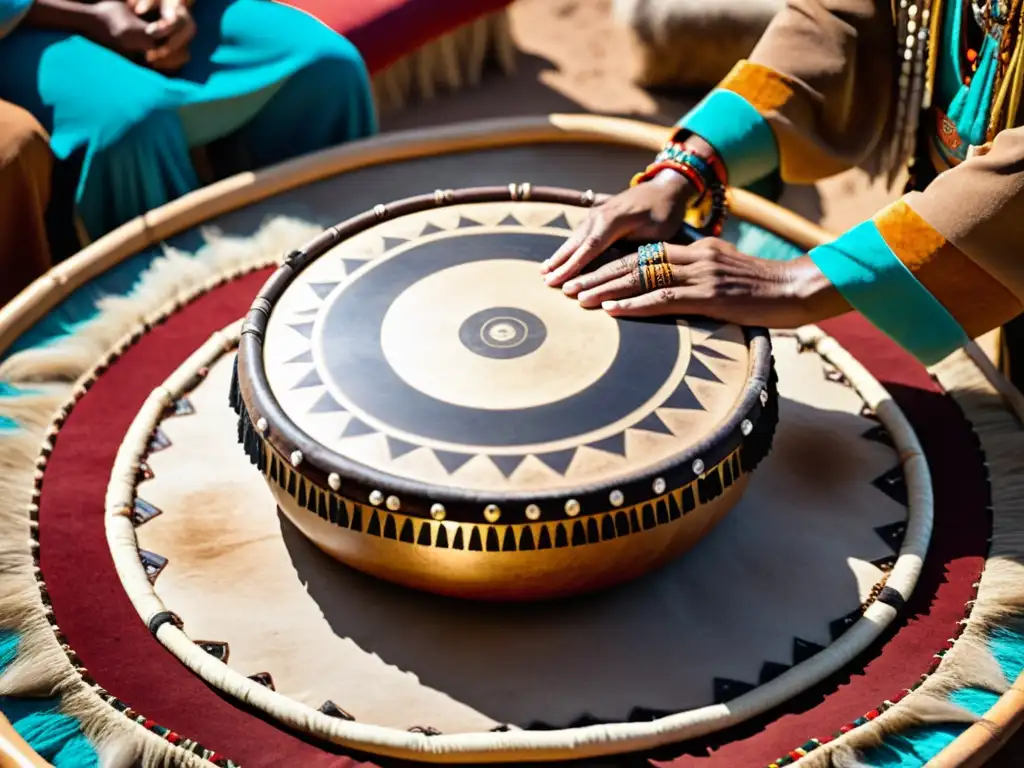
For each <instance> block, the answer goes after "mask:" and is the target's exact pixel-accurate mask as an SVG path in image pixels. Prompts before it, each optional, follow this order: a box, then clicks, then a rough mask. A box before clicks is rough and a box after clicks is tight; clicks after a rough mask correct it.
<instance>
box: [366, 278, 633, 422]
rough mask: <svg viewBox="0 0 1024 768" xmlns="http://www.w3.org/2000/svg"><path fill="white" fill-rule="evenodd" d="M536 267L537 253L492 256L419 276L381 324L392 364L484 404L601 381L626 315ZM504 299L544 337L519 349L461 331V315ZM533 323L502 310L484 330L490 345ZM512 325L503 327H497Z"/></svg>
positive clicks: (442, 392)
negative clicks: (588, 302) (587, 304)
mask: <svg viewBox="0 0 1024 768" xmlns="http://www.w3.org/2000/svg"><path fill="white" fill-rule="evenodd" d="M537 274H538V273H537V263H536V262H534V261H526V260H524V259H493V260H489V261H474V262H470V263H468V264H460V265H458V266H455V267H450V268H448V269H444V270H441V271H439V272H435V273H433V274H431V275H428V276H427V277H425V278H423V279H422V280H419V281H417V282H416V283H414V284H413V285H411V286H409V287H408V288H407V289H406V290H405V291H403V292H402V293H401V294H399V295H398V297H397V298H396V299H395V300H394V301H393V302H392V304H391V306H390V307H389V308H388V310H387V313H386V314H385V316H384V320H383V322H382V324H381V337H380V339H381V347H382V349H383V351H384V356H385V358H386V359H387V362H388V365H390V366H391V369H392V370H393V371H394V372H395V373H396V374H397V375H398V376H399V377H400V378H401V379H402V380H403V381H404V382H405V383H406V384H408V385H409V386H411V387H413V388H414V389H417V390H419V391H420V392H422V393H423V394H426V395H428V396H430V397H433V398H436V399H438V400H441V401H443V402H447V403H451V404H453V405H458V406H462V407H465V408H479V409H483V410H518V409H523V408H532V407H536V406H540V405H544V404H546V403H552V402H557V401H559V400H563V399H566V398H569V397H573V396H574V395H577V394H578V393H580V392H582V391H583V390H585V389H587V388H588V387H591V386H593V384H594V383H595V382H596V381H598V380H599V379H600V378H601V377H602V376H603V375H604V374H605V373H606V372H607V371H608V369H609V368H610V367H611V364H612V362H614V360H615V357H616V356H617V354H618V350H619V328H618V323H617V322H616V321H615V320H614V319H613V318H611V317H610V316H609V315H608V314H607V313H605V312H593V311H589V310H585V309H582V308H581V307H580V306H579V305H578V304H577V302H575V301H572V300H570V299H567V298H566V297H565V296H564V295H563V294H562V292H561V291H558V290H555V289H553V288H550V287H548V286H547V285H545V284H544V281H543V280H541V279H540V278H538V277H537ZM495 307H515V308H517V309H519V310H521V311H523V312H528V313H530V314H532V315H534V316H535V317H536V318H537V319H538V320H539V321H540V322H541V323H543V326H544V328H545V332H546V336H545V339H544V343H543V344H541V345H540V346H538V348H537V349H536V350H534V351H532V352H530V353H529V354H525V355H521V356H518V357H512V358H498V357H488V356H486V355H481V354H479V353H477V352H473V351H472V350H470V349H467V348H466V346H465V345H464V344H463V343H462V341H461V339H460V337H459V330H460V328H461V326H462V324H463V323H464V322H465V320H466V318H468V317H472V316H473V315H474V314H477V313H479V312H483V311H485V310H492V309H494V308H495ZM503 325H508V326H509V329H510V330H512V331H513V332H514V334H513V336H512V338H511V340H510V341H505V342H502V341H499V340H497V339H496V338H495V336H494V335H492V331H494V330H495V328H496V327H498V326H503ZM516 326H522V330H518V329H517V327H516ZM527 330H528V329H527V328H525V325H524V324H523V323H522V321H520V320H518V319H517V318H515V317H511V316H508V315H506V314H504V313H501V312H498V313H496V316H494V317H492V318H491V319H490V320H489V321H488V322H487V323H485V324H484V325H483V327H482V328H481V329H480V331H479V333H480V334H481V338H482V339H483V340H484V342H485V343H488V342H489V344H488V346H492V347H501V348H505V349H508V348H512V347H516V346H518V343H521V342H520V336H522V337H528V333H527ZM506 333H507V331H505V330H498V331H497V334H498V336H505V335H506ZM517 342H518V343H517Z"/></svg>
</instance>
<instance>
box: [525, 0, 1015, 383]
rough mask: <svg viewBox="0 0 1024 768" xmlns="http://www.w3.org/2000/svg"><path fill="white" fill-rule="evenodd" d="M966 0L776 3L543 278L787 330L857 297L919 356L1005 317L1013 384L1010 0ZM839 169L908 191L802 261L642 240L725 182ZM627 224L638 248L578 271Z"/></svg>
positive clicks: (656, 306)
mask: <svg viewBox="0 0 1024 768" xmlns="http://www.w3.org/2000/svg"><path fill="white" fill-rule="evenodd" d="M999 5H1000V7H1002V6H1003V5H1004V4H1003V3H1000V4H999ZM967 6H968V3H966V2H947V3H945V4H940V5H936V11H935V18H934V19H932V21H933V22H935V23H934V24H933V25H932V27H931V28H930V30H929V28H928V27H926V26H924V25H922V24H921V23H920V21H919V20H916V19H915V14H917V12H918V11H917V6H916V5H911V6H910V12H909V13H908V12H901V13H900V14H899V18H895V17H894V15H893V9H894V8H895V6H894V5H892V4H891V3H890V2H889V0H787V3H786V7H785V8H784V9H783V10H782V11H781V12H780V13H779V15H778V16H776V17H775V19H774V20H773V21H772V23H771V25H770V26H769V28H768V30H767V31H766V32H765V34H764V37H763V38H762V39H761V41H760V42H759V43H758V45H757V47H756V48H755V50H754V52H753V53H752V54H751V59H750V60H749V61H743V62H740V63H739V64H738V65H737V66H736V68H735V69H734V70H733V72H732V73H731V74H730V75H729V76H728V77H727V78H726V79H725V80H724V81H723V82H722V84H721V85H720V86H719V87H718V88H716V89H715V90H714V91H713V92H712V93H711V94H710V95H709V96H708V98H707V99H705V100H704V101H703V102H702V103H701V104H700V105H699V106H698V107H697V108H696V109H694V110H693V111H691V112H690V113H689V114H688V115H686V116H685V117H684V118H683V119H682V120H681V121H680V124H679V126H678V130H677V131H676V133H675V135H674V137H673V143H671V144H670V145H669V146H668V147H666V149H665V151H664V152H663V153H662V155H661V156H660V158H659V160H658V161H657V162H656V163H654V164H652V165H651V166H650V167H649V168H648V169H647V171H644V172H642V173H640V174H638V176H637V178H636V179H635V180H634V181H635V182H636V183H635V184H634V185H632V187H631V188H630V189H628V190H626V191H624V192H621V193H620V194H618V195H616V196H615V197H612V198H611V199H609V200H608V201H607V202H605V203H603V204H602V205H600V206H598V207H595V208H594V209H593V210H592V211H591V215H590V217H589V218H588V219H587V220H586V221H585V222H584V223H583V224H582V225H581V227H580V228H579V229H578V231H577V232H575V233H574V235H573V236H572V237H571V238H569V239H568V241H567V242H566V243H565V244H564V245H563V246H562V247H561V248H560V249H559V250H558V252H557V253H555V254H554V255H553V256H552V257H551V258H550V259H549V261H548V263H547V264H546V265H545V267H544V273H545V279H546V280H547V282H548V284H550V285H552V286H560V287H562V288H563V290H564V291H565V293H566V294H568V295H570V296H573V297H576V298H578V299H579V300H580V302H581V303H582V304H583V305H584V306H587V307H591V308H602V307H603V309H604V310H605V311H607V312H609V313H611V314H613V315H615V316H625V315H631V316H637V315H647V316H649V315H676V314H698V315H708V316H711V317H713V318H716V319H719V320H725V321H730V322H735V323H741V324H746V325H767V326H771V327H774V328H789V327H794V326H799V325H803V324H807V323H817V322H820V321H822V320H826V319H828V318H830V317H834V316H836V315H839V314H842V313H844V312H848V311H849V310H850V309H857V310H859V311H860V312H861V313H862V314H863V315H864V316H865V317H867V319H868V320H870V321H871V322H873V323H874V324H875V325H876V326H878V327H879V328H880V329H881V330H883V331H885V332H886V333H887V334H888V335H889V336H890V337H892V338H893V339H895V340H896V341H897V342H899V343H900V344H902V345H903V346H904V347H905V348H906V349H907V350H908V351H910V352H911V353H912V354H914V355H915V356H916V357H917V358H918V359H919V360H920V361H921V362H922V363H925V364H932V363H936V362H938V361H939V360H941V359H943V358H944V357H945V356H947V355H948V354H950V353H951V352H953V351H954V350H956V349H958V348H959V347H961V346H963V345H964V344H966V343H967V342H968V340H969V339H972V338H977V337H978V336H980V335H982V334H984V333H986V332H988V331H990V330H993V329H995V328H999V327H1002V328H1003V349H1002V355H1001V361H1000V362H1001V364H1002V366H1003V368H1004V371H1005V372H1006V373H1007V375H1008V376H1009V377H1010V378H1011V380H1012V381H1013V383H1014V384H1016V385H1017V387H1018V388H1024V320H1022V308H1024V272H1022V269H1021V264H1022V260H1021V255H1020V250H1021V244H1022V243H1024V34H1019V29H1020V25H1019V21H1020V19H1021V14H1022V8H1024V3H1022V2H1021V0H1012V2H1010V3H1008V4H1007V7H1008V8H1009V9H1010V10H1009V11H1007V13H1010V14H1011V15H1010V16H1009V17H1007V18H1003V17H1002V16H999V14H998V13H996V12H995V11H993V4H992V3H987V4H986V5H985V9H986V10H985V11H984V12H983V13H980V14H974V13H971V12H970V10H969V9H967V10H965V8H967ZM924 7H927V6H924ZM925 13H927V11H925ZM912 32H913V33H915V34H911V33H912ZM929 34H931V47H930V48H929V46H928V45H926V42H927V40H928V35H929ZM894 40H895V41H900V42H901V45H902V46H903V47H901V48H899V49H897V48H896V47H894V46H893V44H892V41H894ZM964 41H966V42H967V43H969V44H970V46H972V47H970V48H969V52H970V54H971V55H970V56H968V57H967V59H966V60H963V59H962V56H961V51H962V48H963V44H964ZM929 51H930V52H931V53H932V54H934V55H933V56H931V58H929ZM929 62H931V63H929ZM924 94H929V98H928V99H925V96H924ZM929 101H930V104H929V103H928V102H929ZM855 165H860V166H862V167H864V168H866V169H868V170H871V171H874V172H875V173H876V174H882V173H884V174H886V175H887V176H888V177H889V179H890V181H892V180H894V179H895V178H897V177H898V176H899V175H900V174H901V173H902V172H903V171H904V170H909V172H910V173H909V176H910V181H909V183H908V186H907V192H906V194H905V195H904V196H903V197H902V198H901V199H900V200H898V201H896V202H895V203H893V204H891V205H889V206H887V207H886V208H884V209H883V210H881V211H879V212H878V213H877V214H876V215H875V216H874V217H873V218H872V219H871V220H869V221H865V222H862V223H861V224H859V225H857V226H856V227H854V228H852V229H850V230H849V231H848V232H846V233H845V234H843V235H842V236H841V237H839V238H837V239H836V240H835V241H834V242H831V243H827V244H824V245H822V246H819V247H818V248H815V249H813V250H812V251H811V252H810V253H809V254H806V255H803V256H802V257H800V258H796V259H794V260H792V261H772V260H769V259H763V258H755V257H753V256H748V255H746V254H743V253H740V252H739V251H737V249H736V248H735V247H733V246H732V245H730V244H729V243H727V242H725V241H723V240H721V239H718V238H714V237H713V238H707V239H704V240H701V241H699V242H697V243H696V244H694V245H691V246H680V245H668V246H662V245H660V244H659V243H658V241H661V240H664V239H666V238H668V237H670V236H671V234H672V233H673V232H674V231H675V230H676V229H678V226H679V220H680V217H681V216H682V214H683V212H684V211H685V210H686V208H687V207H688V206H689V204H690V203H691V202H692V201H693V200H695V199H697V198H700V197H702V196H705V193H706V192H707V193H716V194H718V195H719V196H721V195H722V188H723V187H724V186H725V184H726V183H729V184H732V185H733V186H750V185H753V184H754V183H757V182H759V181H761V180H763V179H765V178H768V177H770V175H771V174H774V173H778V174H779V175H781V177H782V179H783V180H784V181H786V182H790V183H794V184H801V183H802V184H807V183H813V182H816V181H818V180H820V179H823V178H827V177H829V176H832V175H833V174H836V173H838V172H840V171H843V170H845V169H847V168H850V167H852V166H855ZM712 202H713V207H715V208H718V209H719V212H721V209H722V208H723V207H724V206H723V205H722V202H723V201H722V200H721V199H720V200H718V202H717V204H716V203H715V201H714V194H712ZM625 237H629V238H631V239H635V240H647V241H654V242H652V243H651V244H650V245H649V246H648V247H647V248H645V249H644V254H643V256H642V257H641V255H639V254H633V255H631V256H627V257H625V258H624V259H621V260H620V261H618V262H616V263H614V264H611V265H608V266H606V267H603V268H601V269H598V270H596V271H594V272H590V273H588V274H584V275H581V274H580V273H581V272H582V270H583V269H584V267H585V266H586V265H587V264H589V263H590V262H591V261H592V260H593V259H594V258H595V257H596V256H597V255H598V254H600V253H601V252H602V251H604V250H605V249H606V248H607V247H608V246H609V245H610V244H611V243H612V242H613V241H615V240H617V239H619V238H625ZM641 258H643V260H642V261H641Z"/></svg>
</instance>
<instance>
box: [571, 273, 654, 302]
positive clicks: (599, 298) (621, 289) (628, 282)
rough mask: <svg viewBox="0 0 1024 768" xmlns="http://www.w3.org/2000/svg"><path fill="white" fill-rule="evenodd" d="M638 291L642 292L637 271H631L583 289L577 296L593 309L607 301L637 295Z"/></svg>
mask: <svg viewBox="0 0 1024 768" xmlns="http://www.w3.org/2000/svg"><path fill="white" fill-rule="evenodd" d="M638 293H640V281H639V280H638V279H637V276H636V272H630V273H629V274H626V275H622V276H621V277H617V278H615V279H613V280H609V281H607V282H605V283H602V284H601V285H598V286H596V287H594V288H591V289H590V290H587V291H583V292H581V293H580V294H579V296H577V297H576V298H577V299H578V300H579V302H580V305H581V306H583V307H586V308H588V309H591V308H594V307H599V306H603V305H604V303H605V302H606V301H614V300H617V299H625V298H628V297H630V296H636V295H637V294H638Z"/></svg>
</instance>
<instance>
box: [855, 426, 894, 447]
mask: <svg viewBox="0 0 1024 768" xmlns="http://www.w3.org/2000/svg"><path fill="white" fill-rule="evenodd" d="M861 437H863V438H864V439H865V440H871V441H872V442H874V443H881V444H882V445H888V446H889V447H890V448H895V447H896V446H895V444H894V443H893V441H892V435H890V434H889V430H887V429H886V428H885V427H883V426H882V425H881V424H878V425H877V426H874V427H871V429H869V430H868V431H867V432H865V433H864V434H863V435H861Z"/></svg>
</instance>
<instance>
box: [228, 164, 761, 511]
mask: <svg viewBox="0 0 1024 768" xmlns="http://www.w3.org/2000/svg"><path fill="white" fill-rule="evenodd" d="M525 194H526V196H528V198H529V201H530V202H535V203H536V202H539V203H554V204H558V205H565V206H575V207H587V206H588V205H589V204H591V202H592V201H593V200H594V195H593V193H592V192H581V191H576V190H570V189H563V188H556V187H531V188H529V189H528V190H526V191H525ZM523 199H524V196H523V190H522V188H521V187H519V186H517V185H515V184H510V185H506V186H501V187H474V188H465V189H458V190H438V191H437V192H435V193H434V194H428V195H418V196H416V197H409V198H405V199H403V200H398V201H395V202H393V203H389V204H387V205H378V206H376V207H375V208H374V209H372V210H369V211H366V212H364V213H361V214H358V215H356V216H353V217H351V218H349V219H347V220H346V221H343V222H341V223H340V224H338V225H336V226H334V227H329V228H328V229H327V230H326V231H325V232H324V233H323V234H322V235H320V236H318V237H317V238H315V239H314V240H312V241H310V242H309V243H307V244H306V245H305V246H304V247H302V248H299V249H297V250H295V251H292V252H291V253H289V254H288V255H287V256H286V257H285V259H284V262H283V264H282V265H281V267H280V268H278V270H277V271H276V272H274V274H273V275H271V276H270V278H269V279H268V280H267V282H266V283H265V284H264V286H263V288H262V289H261V290H260V292H259V294H258V295H257V296H256V298H255V299H254V301H253V304H252V308H251V309H250V310H249V312H248V314H247V316H246V320H245V324H244V325H243V327H242V338H241V343H240V345H239V355H238V381H239V384H240V389H241V395H242V400H243V407H244V408H245V410H246V412H247V414H248V418H249V420H250V423H253V424H255V423H256V422H257V421H258V420H260V419H264V420H265V421H266V423H267V426H268V430H267V432H266V433H265V434H264V435H263V439H264V441H265V442H266V443H268V444H269V445H270V446H272V447H273V449H274V450H275V451H276V452H277V454H278V455H280V456H282V457H289V456H292V455H293V452H294V451H298V452H299V453H300V454H301V456H302V460H301V463H300V464H299V465H298V466H296V467H295V471H297V472H298V473H299V474H301V475H303V476H304V477H306V479H307V480H309V481H311V482H313V483H315V484H316V485H318V486H319V487H320V488H327V487H328V476H329V475H330V474H332V473H337V474H338V475H340V477H341V482H342V483H343V484H344V485H345V488H346V491H345V496H346V498H349V499H351V500H353V501H356V502H358V503H362V504H365V505H367V506H370V507H372V506H375V505H374V504H373V502H372V501H370V500H369V499H370V494H371V493H373V492H374V491H378V492H383V493H385V494H392V493H393V494H397V495H398V496H400V497H401V500H402V502H401V503H402V509H403V511H404V512H406V513H407V514H413V515H415V516H417V517H421V518H429V517H430V507H431V505H432V504H433V503H437V502H440V503H442V504H443V505H444V506H445V508H446V510H447V514H448V519H451V520H461V521H463V522H475V521H476V520H477V518H479V515H480V510H481V508H482V505H485V504H488V503H491V502H494V503H500V504H502V505H503V506H502V509H503V510H505V509H506V506H505V505H508V507H507V512H509V513H511V516H512V518H513V519H512V520H510V521H509V522H520V523H526V522H527V519H526V517H525V514H524V510H525V508H526V506H527V505H529V504H532V503H535V502H536V503H541V504H544V503H545V502H558V505H559V506H561V505H564V503H565V502H567V501H568V500H569V499H574V500H576V501H578V502H579V504H580V506H581V512H580V515H581V516H583V517H586V516H588V515H591V514H597V513H603V512H609V511H612V510H613V509H616V508H618V507H619V506H621V504H618V505H616V504H612V503H610V501H609V500H608V491H609V489H611V488H612V487H614V488H615V489H618V490H621V491H622V492H623V493H624V494H625V497H626V499H628V500H631V503H637V502H639V501H641V500H646V499H647V498H651V497H653V496H657V495H659V494H658V493H653V494H652V492H651V488H650V484H651V480H652V479H653V478H654V477H663V479H664V481H665V482H666V483H667V485H668V487H669V488H676V487H682V486H684V485H686V484H688V483H691V482H693V481H694V480H696V479H697V478H698V477H699V476H701V475H703V474H704V469H701V470H700V471H697V472H695V471H694V469H693V466H692V465H693V463H694V462H695V460H697V459H700V460H701V462H702V463H701V467H706V469H707V470H711V469H712V467H714V466H716V465H718V464H719V463H720V462H721V461H724V460H725V459H726V458H727V457H728V456H729V455H730V454H732V453H733V452H734V451H735V450H736V449H737V448H738V447H739V446H740V445H744V444H745V443H746V441H747V436H748V435H749V434H750V430H751V428H752V427H753V425H757V424H758V422H759V420H760V419H761V417H762V413H763V411H764V410H765V407H766V405H767V397H769V396H770V397H774V392H770V390H773V389H774V387H770V385H769V379H770V378H771V369H772V357H771V340H770V337H769V334H768V331H767V329H765V328H744V329H743V332H744V337H745V339H746V342H747V346H748V349H749V354H750V359H749V365H748V368H747V374H746V375H747V381H746V384H745V385H744V388H743V390H742V393H741V394H740V397H739V399H738V400H737V401H736V402H735V403H733V405H732V406H731V407H730V409H729V411H728V413H727V415H726V416H725V418H724V419H723V420H722V421H720V422H719V423H718V425H717V426H716V427H715V429H714V430H712V431H711V432H710V433H709V434H708V435H706V436H705V437H704V438H703V439H701V440H700V441H699V442H697V443H694V444H692V445H690V446H688V447H686V448H685V449H683V450H682V451H680V452H678V453H676V454H674V455H673V456H671V457H670V458H668V459H663V460H662V461H660V462H658V463H657V464H655V465H653V466H648V467H645V468H643V469H639V470H632V471H630V472H628V473H627V474H625V475H620V476H617V477H616V478H615V479H614V482H612V481H596V482H595V481H590V482H588V483H586V484H581V485H580V486H577V487H575V488H573V489H571V490H566V489H557V490H542V491H519V490H510V491H503V492H500V493H495V492H485V491H479V490H472V491H470V490H467V489H460V488H455V487H452V486H451V485H448V486H444V485H438V484H431V483H427V482H422V481H415V480H410V479H407V478H401V477H398V476H395V475H393V474H389V473H387V472H384V471H381V470H378V469H376V468H375V467H372V466H369V465H367V464H363V463H360V462H357V461H355V460H353V459H351V458H348V457H346V456H343V455H341V454H339V453H337V452H335V451H332V450H331V449H329V448H328V447H326V446H324V445H322V444H320V443H319V442H318V441H316V440H314V439H313V438H311V437H309V436H308V435H306V434H305V433H304V432H303V431H302V430H301V429H300V428H299V427H298V426H297V425H296V424H295V422H294V421H293V420H292V419H291V418H290V417H289V416H288V414H287V413H286V412H285V410H284V408H282V407H281V405H280V403H279V402H278V401H277V398H276V397H275V396H274V394H273V392H272V391H271V387H270V383H269V381H268V379H267V373H266V368H265V365H264V360H263V335H264V332H265V331H266V328H267V324H268V321H269V318H270V315H271V313H272V312H273V310H274V307H275V305H276V304H277V302H278V300H279V299H280V297H281V296H282V295H283V294H284V292H285V291H286V290H287V289H288V287H289V286H290V285H291V284H292V283H293V282H294V280H295V279H297V278H298V276H299V275H300V274H301V273H302V270H303V269H304V268H305V267H307V266H308V265H310V264H311V263H313V262H314V261H315V260H316V259H318V258H319V257H320V256H323V255H324V254H325V253H327V252H328V251H330V250H331V249H332V248H334V247H336V246H338V245H340V244H342V243H343V242H345V241H346V240H348V239H349V238H351V237H353V236H355V235H358V234H360V233H362V232H364V231H366V230H368V229H370V228H372V227H375V226H377V225H379V224H382V223H384V222H387V221H393V220H399V219H401V218H402V217H403V216H408V215H410V214H414V213H419V212H421V211H429V210H439V209H442V208H444V207H450V206H460V205H467V204H474V203H515V202H516V201H519V200H523ZM243 418H244V417H243ZM744 422H748V423H746V424H744ZM773 426H774V421H772V428H773ZM744 429H746V432H744ZM754 453H755V454H758V452H757V451H755V452H754ZM753 458H754V461H753V462H751V465H753V464H756V462H757V460H758V457H757V456H756V455H755V456H754V457H753ZM745 464H746V462H745Z"/></svg>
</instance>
